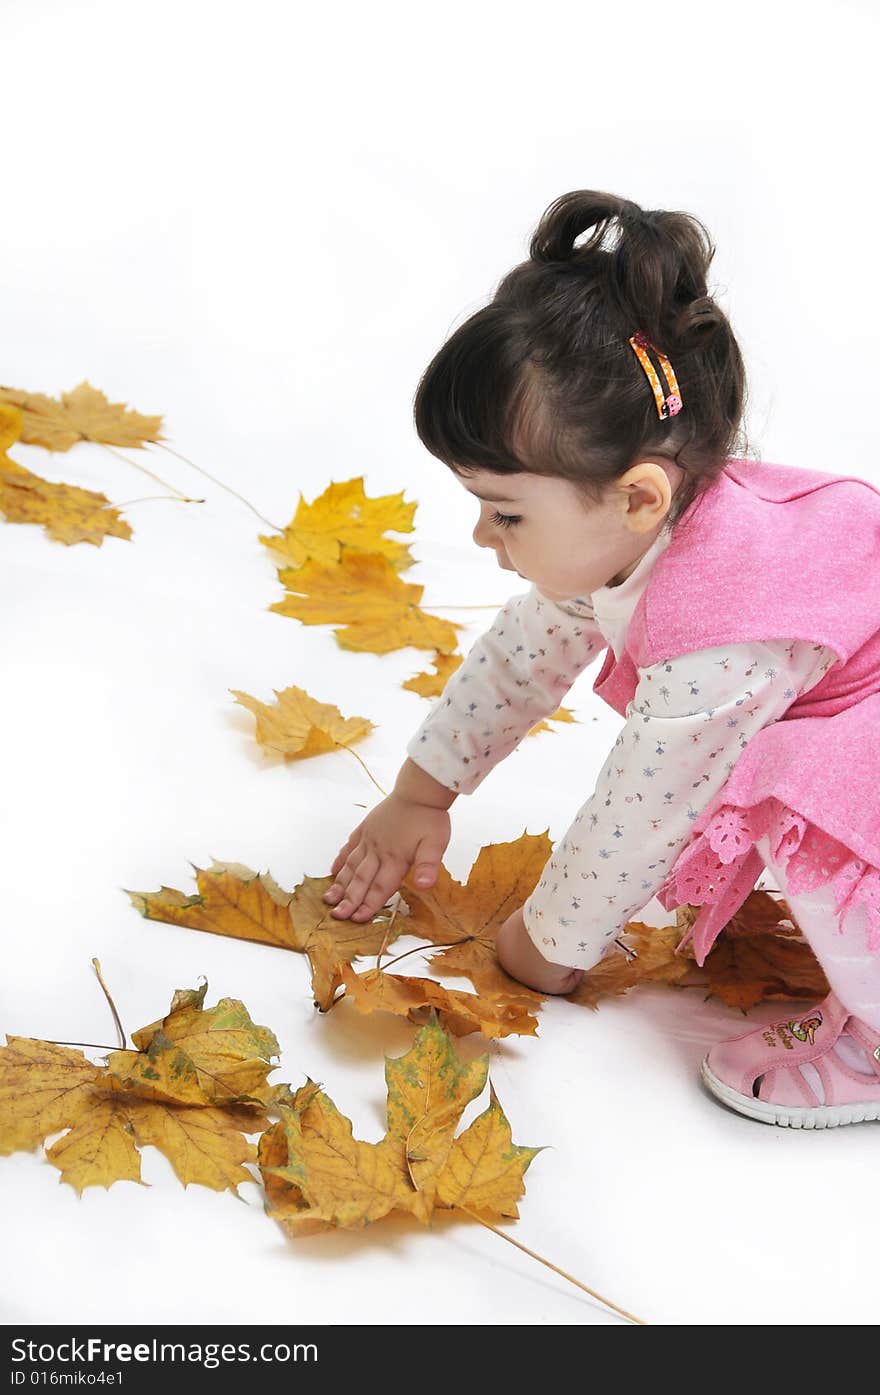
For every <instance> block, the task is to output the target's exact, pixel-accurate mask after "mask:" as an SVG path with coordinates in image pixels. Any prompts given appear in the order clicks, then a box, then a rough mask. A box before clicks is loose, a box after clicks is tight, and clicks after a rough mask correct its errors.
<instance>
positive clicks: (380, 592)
mask: <svg viewBox="0 0 880 1395" xmlns="http://www.w3.org/2000/svg"><path fill="white" fill-rule="evenodd" d="M278 575H279V578H280V580H281V582H282V584H283V585H284V586H285V587H286V588H287V594H286V596H285V597H284V599H283V600H281V601H276V602H275V603H274V605H271V606H269V609H270V610H274V611H277V612H278V614H279V615H287V616H290V617H291V619H293V620H300V621H301V622H302V623H303V624H304V625H338V626H341V628H339V629H336V630H334V634H335V635H336V638H337V641H338V643H339V644H340V645H341V646H342V648H343V649H355V650H358V651H361V652H367V653H371V654H390V653H391V652H392V651H393V650H395V649H404V648H406V647H407V646H408V645H412V646H413V647H414V648H415V649H439V650H442V651H443V652H444V653H449V652H451V651H452V650H453V649H455V647H456V645H457V643H458V638H457V635H456V630H457V629H461V626H460V625H454V624H452V623H451V622H450V621H448V620H440V619H438V617H437V616H436V615H428V614H426V612H425V611H423V610H422V609H421V608H420V607H419V604H418V603H419V601H420V600H421V598H422V592H423V591H424V589H425V588H424V587H423V586H414V585H412V584H411V583H408V582H404V581H401V579H400V577H399V576H398V575H397V572H396V571H395V570H394V568H393V567H392V566H391V563H390V562H389V561H388V559H387V557H382V556H380V555H379V554H378V553H374V552H358V551H356V550H354V549H351V548H347V547H345V546H342V547H341V548H340V559H339V562H338V563H335V564H328V563H325V562H306V563H305V565H304V566H302V567H298V568H296V569H294V568H293V567H287V568H285V569H284V570H283V571H281V572H279V573H278Z"/></svg>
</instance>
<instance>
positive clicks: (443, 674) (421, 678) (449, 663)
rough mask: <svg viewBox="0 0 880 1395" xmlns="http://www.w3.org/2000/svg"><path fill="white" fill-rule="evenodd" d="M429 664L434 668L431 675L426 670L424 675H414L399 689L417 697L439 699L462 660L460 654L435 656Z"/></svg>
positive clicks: (429, 671)
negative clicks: (403, 689) (404, 689)
mask: <svg viewBox="0 0 880 1395" xmlns="http://www.w3.org/2000/svg"><path fill="white" fill-rule="evenodd" d="M431 662H432V664H433V666H434V672H433V673H432V672H431V670H430V669H426V670H425V672H424V673H414V674H413V676H412V678H408V679H407V680H406V682H405V683H402V684H401V687H402V688H406V689H407V690H408V691H409V692H411V693H418V695H419V697H423V698H435V697H439V696H440V694H441V693H442V692H443V689H444V688H445V687H446V684H447V683H448V682H449V679H450V678H451V677H452V675H453V673H455V670H456V669H457V668H460V667H461V665H462V663H463V662H464V658H463V656H462V655H461V654H435V655H434V658H433V659H432V660H431Z"/></svg>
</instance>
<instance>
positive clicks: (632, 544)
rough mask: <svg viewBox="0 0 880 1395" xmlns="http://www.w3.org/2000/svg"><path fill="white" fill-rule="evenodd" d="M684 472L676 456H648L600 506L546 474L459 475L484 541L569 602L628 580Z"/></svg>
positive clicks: (506, 563)
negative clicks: (476, 508) (473, 502)
mask: <svg viewBox="0 0 880 1395" xmlns="http://www.w3.org/2000/svg"><path fill="white" fill-rule="evenodd" d="M683 476H684V471H683V470H682V469H681V467H680V466H678V465H676V464H675V462H674V461H673V460H669V459H668V458H665V457H661V456H656V455H654V456H643V457H642V458H641V459H640V461H639V463H638V464H637V465H634V466H632V467H631V469H629V470H627V472H626V474H625V475H623V476H622V477H621V478H620V479H618V480H615V481H614V484H613V485H612V486H611V487H610V489H609V492H608V495H607V497H606V499H605V500H604V501H603V502H602V503H600V504H593V503H591V501H590V500H588V499H585V498H584V496H583V495H582V494H581V493H580V492H579V491H578V490H577V489H576V488H575V486H574V485H573V484H572V483H571V482H570V481H569V480H562V479H557V478H553V477H550V476H547V475H534V474H530V473H528V472H525V471H520V472H517V473H516V474H510V475H501V474H495V473H493V472H492V471H490V470H474V471H473V472H470V473H468V474H467V475H466V476H464V475H460V476H457V478H458V479H459V480H460V482H461V483H462V484H463V485H464V487H465V489H467V490H468V491H469V493H471V494H473V495H474V496H475V497H476V498H477V499H478V500H479V501H480V516H479V518H478V520H477V526H476V527H475V529H474V533H473V537H474V542H475V543H476V544H477V546H478V547H490V548H492V550H493V551H494V553H495V556H496V558H497V560H498V565H499V567H503V569H504V570H505V571H514V572H517V573H518V575H519V576H521V577H522V579H523V580H524V581H530V582H532V583H533V584H534V585H535V586H537V588H538V590H539V591H540V592H541V593H542V595H544V596H547V597H548V599H550V600H568V599H570V598H573V597H575V596H588V595H590V594H591V593H592V592H593V591H597V590H598V589H599V587H600V586H608V585H618V584H619V583H620V582H622V581H625V580H626V578H627V576H629V574H630V573H631V572H632V571H634V570H635V568H636V566H637V565H638V562H639V560H640V558H641V557H642V556H643V555H644V554H645V553H646V552H647V551H648V549H649V548H650V547H651V545H652V543H653V542H654V540H655V539H656V538H657V536H658V534H659V533H660V529H661V527H662V524H663V520H664V518H665V517H666V514H667V512H668V511H669V506H670V503H671V500H672V495H673V494H674V492H675V490H676V488H677V487H678V485H679V483H680V482H681V479H682V478H683Z"/></svg>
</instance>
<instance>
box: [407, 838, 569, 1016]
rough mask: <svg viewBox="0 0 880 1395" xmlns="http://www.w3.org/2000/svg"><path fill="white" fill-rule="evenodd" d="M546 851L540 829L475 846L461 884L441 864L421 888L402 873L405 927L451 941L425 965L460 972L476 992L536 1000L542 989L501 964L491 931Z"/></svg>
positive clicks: (525, 1002) (521, 894) (516, 903)
mask: <svg viewBox="0 0 880 1395" xmlns="http://www.w3.org/2000/svg"><path fill="white" fill-rule="evenodd" d="M552 851H553V845H552V843H551V842H550V838H549V835H548V834H547V833H546V832H544V833H539V834H531V833H523V834H522V836H521V837H520V838H518V839H516V841H514V842H511V843H489V844H487V846H486V847H484V848H481V849H480V852H479V854H478V856H477V860H476V861H475V863H474V864H473V866H472V868H471V870H470V874H469V876H468V880H467V883H466V884H462V883H461V882H457V881H455V879H454V878H453V877H451V876H450V875H449V873H448V872H447V870H446V868H445V867H444V866H443V865H442V864H441V867H440V871H439V873H438V876H437V881H436V882H435V884H434V886H432V887H431V888H430V889H429V890H427V891H425V890H423V889H417V888H416V887H414V886H412V885H411V884H410V880H409V876H408V877H407V879H406V880H405V881H404V883H403V888H404V895H405V896H406V901H407V905H408V906H409V908H410V915H409V921H408V933H409V934H411V935H419V936H421V937H423V938H424V939H426V940H430V941H431V942H432V943H433V944H451V945H452V948H451V949H444V950H442V951H441V952H440V953H439V954H434V955H432V956H431V959H430V963H431V966H432V967H434V968H436V969H437V971H438V972H439V973H443V974H462V975H464V976H465V977H466V978H469V979H470V980H471V982H472V983H473V985H474V987H475V988H476V989H477V990H478V991H479V992H480V993H481V994H502V995H503V996H504V997H505V998H507V999H508V1000H510V999H514V998H515V999H517V1000H519V1002H520V1005H521V1006H524V1007H530V1006H537V1005H538V1004H539V1003H540V1002H541V1001H542V1000H543V995H542V994H540V993H535V992H533V991H532V989H530V988H526V986H525V984H522V983H519V982H518V981H517V979H515V978H511V976H510V974H507V973H505V972H504V970H503V969H502V968H501V965H500V964H499V963H498V956H497V953H496V949H495V937H496V935H497V933H498V930H499V928H500V927H501V925H502V924H503V923H504V921H505V920H506V919H507V917H508V916H509V915H511V914H512V913H513V912H514V911H515V910H518V909H519V907H520V906H522V904H523V902H524V901H526V900H527V899H528V897H529V896H530V895H531V893H532V891H533V890H534V887H535V884H536V882H537V880H538V877H539V876H540V875H541V872H542V870H543V868H544V865H545V864H546V862H547V859H548V858H549V856H550V854H551V852H552Z"/></svg>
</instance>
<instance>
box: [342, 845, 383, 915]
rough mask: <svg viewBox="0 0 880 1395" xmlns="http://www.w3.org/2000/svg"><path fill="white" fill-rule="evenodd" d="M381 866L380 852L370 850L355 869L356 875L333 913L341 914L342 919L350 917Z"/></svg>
mask: <svg viewBox="0 0 880 1395" xmlns="http://www.w3.org/2000/svg"><path fill="white" fill-rule="evenodd" d="M378 866H379V856H378V853H374V852H368V853H366V854H365V856H364V857H363V858H362V859H361V861H360V862H359V864H358V866H357V868H356V869H355V873H354V876H353V877H352V879H351V881H350V882H349V883H348V885H347V887H346V889H345V896H344V897H343V899H342V900H341V901H340V902H339V904H338V905H336V906H334V907H333V911H332V914H333V915H337V916H339V917H340V918H341V919H342V920H345V919H347V918H348V916H350V915H351V913H352V911H356V910H357V909H358V907H359V906H360V904H361V901H362V899H363V893H364V892H365V891H366V889H367V887H368V886H369V885H370V883H371V882H372V880H373V877H374V876H375V875H376V869H377V867H378Z"/></svg>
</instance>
